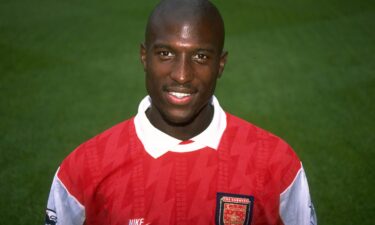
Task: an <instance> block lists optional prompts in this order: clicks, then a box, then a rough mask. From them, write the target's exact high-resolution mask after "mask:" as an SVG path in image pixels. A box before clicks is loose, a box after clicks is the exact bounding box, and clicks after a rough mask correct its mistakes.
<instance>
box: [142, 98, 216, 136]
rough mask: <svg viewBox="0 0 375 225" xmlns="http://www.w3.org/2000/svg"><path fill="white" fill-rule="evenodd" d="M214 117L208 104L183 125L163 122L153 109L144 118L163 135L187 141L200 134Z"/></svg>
mask: <svg viewBox="0 0 375 225" xmlns="http://www.w3.org/2000/svg"><path fill="white" fill-rule="evenodd" d="M213 115H214V107H213V106H212V105H211V104H210V103H209V104H207V105H206V106H204V107H203V108H202V110H201V111H200V112H199V113H198V114H197V116H196V117H194V118H193V119H192V120H191V121H189V122H187V123H184V124H174V123H170V122H169V121H167V120H165V119H164V118H163V116H162V115H161V114H160V112H159V111H158V110H157V109H156V108H155V107H152V106H151V107H150V108H149V109H147V111H146V116H147V118H148V119H149V120H150V122H151V124H152V125H153V126H154V127H156V128H158V129H159V130H161V131H163V132H164V133H166V134H168V135H170V136H172V137H174V138H177V139H179V140H189V139H191V138H192V137H194V136H196V135H198V134H200V133H201V132H202V131H204V130H205V129H206V128H207V127H208V126H209V125H210V123H211V121H212V118H213Z"/></svg>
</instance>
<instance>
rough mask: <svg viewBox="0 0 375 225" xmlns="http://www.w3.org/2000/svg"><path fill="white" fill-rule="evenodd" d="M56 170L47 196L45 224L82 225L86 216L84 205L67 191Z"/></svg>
mask: <svg viewBox="0 0 375 225" xmlns="http://www.w3.org/2000/svg"><path fill="white" fill-rule="evenodd" d="M57 172H58V171H57ZM57 172H56V174H55V177H54V178H53V182H52V187H51V191H50V194H49V198H48V203H47V210H46V215H47V216H46V223H45V224H46V225H47V224H48V225H50V224H51V225H68V224H69V225H82V224H83V223H84V221H85V218H86V216H85V207H84V206H83V205H82V204H81V203H80V202H79V201H78V200H77V198H75V197H74V196H73V195H72V194H71V193H70V192H69V191H68V189H67V188H66V186H65V185H64V184H63V182H62V181H61V180H60V179H59V178H58V176H57Z"/></svg>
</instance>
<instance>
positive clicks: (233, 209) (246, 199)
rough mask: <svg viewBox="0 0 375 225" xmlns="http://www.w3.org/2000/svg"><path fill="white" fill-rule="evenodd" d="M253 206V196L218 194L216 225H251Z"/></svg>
mask: <svg viewBox="0 0 375 225" xmlns="http://www.w3.org/2000/svg"><path fill="white" fill-rule="evenodd" d="M253 205H254V197H253V196H248V195H237V194H228V193H217V195H216V225H238V224H243V225H249V224H250V223H251V217H252V213H253V212H252V211H253Z"/></svg>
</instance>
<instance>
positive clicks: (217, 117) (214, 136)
mask: <svg viewBox="0 0 375 225" xmlns="http://www.w3.org/2000/svg"><path fill="white" fill-rule="evenodd" d="M211 104H212V105H213V106H214V116H213V118H212V121H211V123H210V125H209V126H208V127H207V128H206V129H205V130H204V131H203V132H202V133H200V134H198V135H197V136H195V137H193V138H191V139H190V140H191V141H192V142H191V143H187V144H185V143H183V144H180V143H181V142H182V140H179V139H177V138H174V137H172V136H170V135H168V134H166V133H164V132H162V131H161V130H159V129H157V128H156V127H154V126H153V125H152V124H151V122H150V121H149V120H148V118H147V116H146V114H145V111H146V110H147V109H148V108H149V107H150V106H151V98H150V97H149V96H146V97H145V98H144V99H143V100H142V101H141V103H140V104H139V107H138V113H137V115H136V116H135V118H134V125H135V131H136V133H137V136H138V138H139V139H140V140H141V142H142V144H143V146H144V148H145V150H146V151H147V153H148V154H150V155H151V156H152V157H154V158H155V159H156V158H158V157H160V156H162V155H164V154H165V153H167V152H168V151H172V152H191V151H196V150H199V149H201V148H203V147H210V148H212V149H214V150H217V148H218V146H219V143H220V140H221V136H222V135H223V133H224V130H225V128H226V127H227V118H226V114H225V112H224V110H223V109H222V108H221V106H220V105H219V102H218V100H217V99H216V97H215V96H213V97H212V101H211Z"/></svg>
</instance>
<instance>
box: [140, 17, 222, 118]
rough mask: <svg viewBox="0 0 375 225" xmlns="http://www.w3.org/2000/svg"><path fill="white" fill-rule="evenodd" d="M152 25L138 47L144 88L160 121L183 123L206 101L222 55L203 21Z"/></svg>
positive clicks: (210, 27) (211, 91) (212, 31)
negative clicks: (142, 43)
mask: <svg viewBox="0 0 375 225" xmlns="http://www.w3.org/2000/svg"><path fill="white" fill-rule="evenodd" d="M155 24H156V25H154V26H153V28H152V29H151V32H150V34H149V37H147V41H146V44H145V45H142V46H141V60H142V63H143V66H144V70H145V72H146V88H147V91H148V94H149V95H150V97H151V99H152V107H155V108H156V109H157V111H158V113H160V114H161V116H162V117H163V119H164V120H166V121H167V122H168V123H172V124H186V123H189V122H191V121H192V120H193V119H194V118H195V117H196V116H197V115H198V114H199V113H200V112H201V110H202V109H203V108H204V107H205V106H207V104H208V103H209V101H210V99H211V97H212V95H213V93H214V90H215V86H216V80H217V79H218V77H219V76H220V75H221V73H222V71H223V69H224V65H225V61H226V54H222V51H221V43H220V41H221V40H218V34H217V32H215V30H214V29H212V26H210V25H209V24H207V23H206V24H205V23H204V22H202V21H198V20H197V21H178V19H176V20H169V21H167V20H163V21H157V22H156V23H155Z"/></svg>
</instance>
